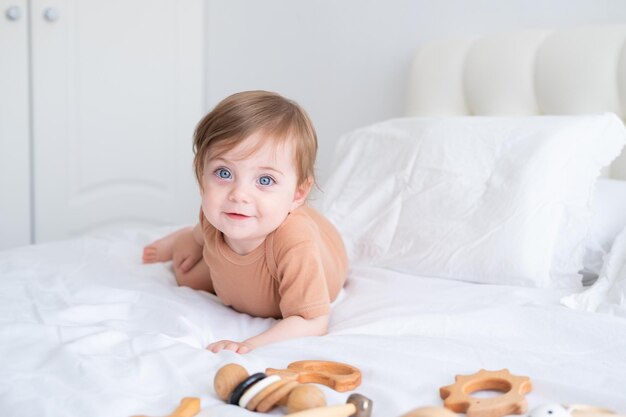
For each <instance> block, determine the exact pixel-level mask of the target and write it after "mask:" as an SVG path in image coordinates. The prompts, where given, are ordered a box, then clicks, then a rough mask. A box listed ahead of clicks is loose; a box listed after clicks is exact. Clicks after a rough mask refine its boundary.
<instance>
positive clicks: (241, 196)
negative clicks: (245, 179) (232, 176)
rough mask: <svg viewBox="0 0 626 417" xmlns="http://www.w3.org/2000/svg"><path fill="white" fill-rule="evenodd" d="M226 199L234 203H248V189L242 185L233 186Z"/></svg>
mask: <svg viewBox="0 0 626 417" xmlns="http://www.w3.org/2000/svg"><path fill="white" fill-rule="evenodd" d="M228 199H229V200H230V201H233V202H236V203H249V202H250V192H249V190H248V187H246V186H245V185H243V184H234V185H233V188H232V189H231V190H230V193H229V194H228Z"/></svg>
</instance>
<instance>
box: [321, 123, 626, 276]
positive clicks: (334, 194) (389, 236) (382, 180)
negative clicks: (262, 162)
mask: <svg viewBox="0 0 626 417" xmlns="http://www.w3.org/2000/svg"><path fill="white" fill-rule="evenodd" d="M625 137H626V130H625V128H624V126H623V124H622V123H621V121H620V120H619V119H618V118H617V117H616V116H615V115H612V114H604V115H594V116H591V115H590V116H535V117H519V118H512V117H454V118H405V119H394V120H389V121H386V122H383V123H378V124H375V125H373V126H369V127H365V128H362V129H359V130H356V131H354V132H352V133H349V134H347V135H345V136H344V137H342V138H341V140H340V142H339V143H338V146H337V150H336V154H335V163H334V169H333V172H332V173H331V175H330V180H329V181H328V182H327V184H325V187H324V193H323V195H322V198H321V201H320V203H321V207H320V208H321V210H322V211H323V212H324V213H325V214H326V215H327V216H328V217H329V219H330V220H331V221H332V222H333V223H334V224H335V225H336V226H337V227H338V228H339V230H340V231H341V233H342V234H343V237H344V239H345V241H346V246H347V248H348V253H349V256H350V259H351V261H352V262H353V263H357V264H359V263H365V264H371V265H376V266H383V267H388V268H392V269H395V270H399V271H403V272H409V273H413V274H417V275H427V276H438V277H443V278H452V279H459V280H465V281H472V282H480V283H497V284H510V285H525V286H537V287H558V288H579V287H580V286H581V279H580V275H579V274H578V271H580V270H581V269H582V256H583V252H584V240H585V236H586V234H587V230H588V224H589V220H590V210H589V206H590V196H591V191H592V188H593V184H594V181H595V180H596V177H597V176H598V174H599V172H600V169H601V168H602V167H604V166H605V165H608V164H609V162H610V161H611V160H612V159H613V158H615V157H616V156H617V155H618V154H619V151H620V149H621V148H622V146H623V144H624V141H625Z"/></svg>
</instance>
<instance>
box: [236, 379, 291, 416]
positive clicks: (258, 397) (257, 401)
mask: <svg viewBox="0 0 626 417" xmlns="http://www.w3.org/2000/svg"><path fill="white" fill-rule="evenodd" d="M288 382H289V381H287V380H286V379H280V380H279V381H276V382H274V383H273V384H272V385H270V386H269V387H267V388H265V389H264V390H263V391H261V392H259V393H258V394H257V395H255V396H254V398H253V399H252V400H250V402H249V403H248V405H246V408H247V409H248V410H250V411H254V410H256V408H257V406H258V405H259V404H260V403H261V401H263V400H264V399H265V398H266V397H267V396H268V395H270V394H271V393H272V392H274V391H276V390H277V389H278V388H280V387H282V386H283V385H285V384H287V383H288Z"/></svg>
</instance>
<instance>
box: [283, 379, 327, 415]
mask: <svg viewBox="0 0 626 417" xmlns="http://www.w3.org/2000/svg"><path fill="white" fill-rule="evenodd" d="M325 405H326V397H324V393H323V392H322V391H320V390H319V388H317V387H316V386H314V385H309V384H303V385H298V386H297V387H295V388H294V389H293V391H291V393H290V394H289V398H288V400H287V413H288V414H292V413H296V412H298V411H302V410H308V409H309V408H316V407H324V406H325Z"/></svg>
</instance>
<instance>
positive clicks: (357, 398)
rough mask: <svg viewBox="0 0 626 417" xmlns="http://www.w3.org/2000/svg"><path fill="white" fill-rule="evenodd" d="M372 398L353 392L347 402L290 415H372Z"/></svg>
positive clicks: (291, 416)
mask: <svg viewBox="0 0 626 417" xmlns="http://www.w3.org/2000/svg"><path fill="white" fill-rule="evenodd" d="M371 415H372V400H370V399H369V398H367V397H365V396H363V395H361V394H351V395H350V396H349V397H348V400H347V402H346V404H343V405H334V406H331V407H318V408H310V409H308V410H304V411H299V412H297V413H293V414H289V416H290V417H370V416H371Z"/></svg>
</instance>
